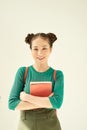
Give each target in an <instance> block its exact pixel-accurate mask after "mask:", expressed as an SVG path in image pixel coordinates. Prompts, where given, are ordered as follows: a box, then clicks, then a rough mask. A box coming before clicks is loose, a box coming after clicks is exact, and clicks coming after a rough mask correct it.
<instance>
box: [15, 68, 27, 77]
mask: <svg viewBox="0 0 87 130" xmlns="http://www.w3.org/2000/svg"><path fill="white" fill-rule="evenodd" d="M25 70H26V67H25V66H21V67H19V68H18V69H17V72H16V77H21V78H22V77H23V75H24V73H25Z"/></svg>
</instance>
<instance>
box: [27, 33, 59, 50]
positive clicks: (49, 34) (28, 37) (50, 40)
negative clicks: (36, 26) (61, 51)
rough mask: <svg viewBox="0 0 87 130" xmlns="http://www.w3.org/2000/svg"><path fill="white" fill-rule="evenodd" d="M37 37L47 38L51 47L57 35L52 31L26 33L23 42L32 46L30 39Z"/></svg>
mask: <svg viewBox="0 0 87 130" xmlns="http://www.w3.org/2000/svg"><path fill="white" fill-rule="evenodd" d="M37 37H42V38H43V39H47V40H48V41H49V45H50V47H52V45H53V43H54V42H55V41H56V40H57V37H56V35H55V34H54V33H47V34H46V33H36V34H33V33H31V34H28V35H27V37H26V38H25V42H26V43H27V44H29V45H30V48H32V41H33V40H34V39H36V38H37Z"/></svg>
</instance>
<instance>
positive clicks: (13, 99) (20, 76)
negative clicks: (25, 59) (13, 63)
mask: <svg viewBox="0 0 87 130" xmlns="http://www.w3.org/2000/svg"><path fill="white" fill-rule="evenodd" d="M25 69H26V67H19V68H18V70H17V72H16V75H15V79H14V83H13V86H12V88H11V91H10V95H9V100H8V107H9V109H12V110H15V108H16V106H17V105H18V104H19V103H20V102H21V100H20V98H19V96H20V92H21V91H25V92H26V93H28V94H30V89H31V88H30V82H51V83H52V92H54V95H53V96H51V97H48V98H49V100H50V102H51V104H52V107H53V109H57V108H60V107H61V105H62V102H63V96H64V75H63V72H62V71H61V70H56V81H55V80H54V78H53V73H54V69H53V68H52V67H50V68H49V69H48V70H46V71H45V72H38V71H36V70H35V69H34V67H33V66H32V65H31V66H29V69H28V73H27V77H26V82H25V83H24V73H25Z"/></svg>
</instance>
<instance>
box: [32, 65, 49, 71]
mask: <svg viewBox="0 0 87 130" xmlns="http://www.w3.org/2000/svg"><path fill="white" fill-rule="evenodd" d="M33 67H34V68H35V69H36V70H37V71H39V72H44V71H46V70H47V69H48V68H49V66H48V64H39V65H38V64H34V65H33Z"/></svg>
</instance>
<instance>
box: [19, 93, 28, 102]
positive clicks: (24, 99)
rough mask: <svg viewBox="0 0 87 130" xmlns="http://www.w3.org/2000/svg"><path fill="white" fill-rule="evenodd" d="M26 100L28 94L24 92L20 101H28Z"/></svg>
mask: <svg viewBox="0 0 87 130" xmlns="http://www.w3.org/2000/svg"><path fill="white" fill-rule="evenodd" d="M26 98H27V93H25V92H24V91H22V92H21V93H20V99H21V100H22V101H26Z"/></svg>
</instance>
